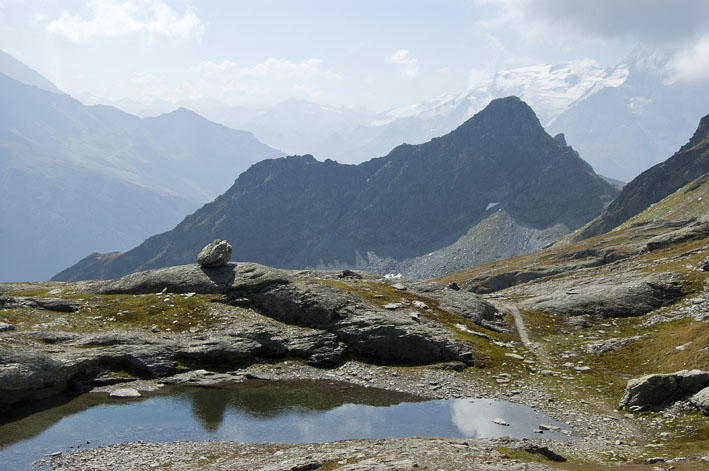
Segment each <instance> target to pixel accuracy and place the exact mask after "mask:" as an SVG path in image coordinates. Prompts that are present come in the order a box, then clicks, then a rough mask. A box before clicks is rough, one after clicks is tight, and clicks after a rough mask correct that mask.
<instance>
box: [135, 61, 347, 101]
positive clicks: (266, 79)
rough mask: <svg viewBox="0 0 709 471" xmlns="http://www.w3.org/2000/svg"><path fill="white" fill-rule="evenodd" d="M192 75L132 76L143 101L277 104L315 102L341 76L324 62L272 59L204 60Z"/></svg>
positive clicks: (144, 74) (194, 68) (194, 69)
mask: <svg viewBox="0 0 709 471" xmlns="http://www.w3.org/2000/svg"><path fill="white" fill-rule="evenodd" d="M191 71H192V72H193V76H192V77H191V79H190V80H187V81H184V82H182V83H180V84H175V83H174V82H173V83H171V81H170V78H169V77H166V76H163V75H155V74H150V73H135V74H133V79H132V80H133V83H134V84H136V86H137V87H138V89H139V94H140V98H141V100H143V101H147V102H150V101H154V100H161V101H166V102H171V103H178V102H181V101H189V100H195V101H199V100H206V101H216V102H220V103H225V104H239V103H242V102H245V101H246V102H262V103H275V102H278V101H283V100H285V99H287V98H290V97H298V98H302V99H309V100H313V99H316V98H318V97H320V96H322V94H323V87H326V86H327V85H328V84H330V83H333V82H334V81H337V80H339V79H341V78H342V77H341V76H340V75H339V74H337V73H335V72H333V71H331V70H329V69H327V68H326V67H325V66H324V65H323V62H322V60H320V59H318V58H311V59H307V60H304V61H301V62H293V61H289V60H284V59H277V58H269V59H267V60H265V61H264V62H261V63H259V64H254V65H251V66H240V65H238V64H236V63H235V62H233V61H230V60H224V61H221V62H212V61H205V62H201V63H199V64H198V65H196V66H194V67H192V68H191Z"/></svg>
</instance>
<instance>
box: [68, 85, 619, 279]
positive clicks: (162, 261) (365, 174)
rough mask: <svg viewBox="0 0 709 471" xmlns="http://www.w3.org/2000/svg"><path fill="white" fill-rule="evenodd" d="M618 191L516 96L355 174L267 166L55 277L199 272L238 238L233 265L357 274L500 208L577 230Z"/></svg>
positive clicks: (337, 168)
mask: <svg viewBox="0 0 709 471" xmlns="http://www.w3.org/2000/svg"><path fill="white" fill-rule="evenodd" d="M616 194H617V190H616V188H615V187H613V186H612V185H610V184H608V183H606V182H605V181H604V180H603V179H601V178H600V177H599V176H597V175H596V174H595V173H594V172H593V170H592V169H591V167H590V166H589V165H588V164H586V163H585V162H584V161H583V160H581V158H579V156H578V154H577V153H576V152H575V151H574V150H573V149H572V148H571V147H568V146H565V145H563V144H561V143H559V142H557V141H556V140H555V139H554V138H552V137H551V136H549V135H548V134H547V133H546V132H544V129H543V128H542V126H541V125H540V124H539V121H538V119H537V118H536V116H535V114H534V112H533V111H532V109H531V108H529V106H527V105H526V104H525V103H524V102H522V101H521V100H519V99H518V98H515V97H510V98H504V99H498V100H494V101H493V102H491V103H490V104H489V105H488V106H487V107H486V108H485V109H484V110H483V111H481V112H480V113H478V114H477V115H475V116H474V117H473V118H471V119H470V120H468V121H467V122H465V123H464V124H463V125H461V126H460V127H459V128H458V129H456V130H455V131H453V132H451V133H450V134H448V135H446V136H443V137H440V138H435V139H433V140H431V141H430V142H427V143H425V144H420V145H415V146H412V145H407V144H403V145H401V146H399V147H397V148H395V149H394V150H393V151H392V152H391V153H389V155H387V156H386V157H382V158H378V159H373V160H370V161H368V162H365V163H362V164H360V165H357V166H354V165H342V164H338V163H336V162H334V161H331V160H327V161H325V162H319V161H317V160H315V158H313V157H312V156H309V155H305V156H291V157H287V158H280V159H275V160H266V161H263V162H259V163H257V164H255V165H253V166H252V167H251V168H250V169H249V170H248V171H246V172H244V173H243V174H242V175H240V176H239V178H238V179H237V180H236V182H235V183H234V185H233V186H232V187H231V188H230V189H229V190H228V191H227V192H226V193H224V194H223V195H221V196H220V197H218V198H217V199H216V200H215V201H214V202H212V203H209V204H206V205H205V206H203V207H202V208H201V209H200V210H198V211H197V212H195V213H194V214H191V215H190V216H188V217H187V218H185V220H184V221H183V222H181V223H180V224H179V225H178V226H177V227H175V228H174V229H173V230H171V231H169V232H166V233H164V234H159V235H156V236H153V237H151V238H150V239H148V240H146V241H145V242H144V243H143V244H141V245H139V246H138V247H136V248H134V249H132V250H130V251H128V252H126V253H124V254H121V255H118V256H116V257H109V258H108V259H107V260H105V261H104V262H103V263H99V262H95V263H94V262H90V261H87V260H85V261H83V262H82V265H83V266H85V267H87V268H88V269H86V270H78V269H73V268H70V269H68V270H66V271H65V272H62V273H60V274H59V275H57V276H56V277H55V279H57V280H66V279H88V278H112V277H116V276H119V275H123V274H126V273H129V272H133V271H138V270H144V269H148V268H155V267H164V266H169V265H176V264H181V263H193V262H194V259H195V256H196V254H197V252H198V251H199V249H200V248H201V247H202V246H204V245H205V244H206V243H208V242H210V241H211V240H213V239H215V238H224V239H228V240H229V241H231V243H232V244H233V245H234V253H233V256H232V258H233V259H235V260H243V261H258V262H261V263H264V264H268V265H274V266H279V267H307V266H313V265H317V264H321V263H325V264H331V265H339V266H349V265H352V264H354V263H355V262H356V260H357V259H358V258H362V257H365V258H366V257H367V256H368V254H369V253H375V254H376V255H377V256H380V257H392V258H395V259H402V258H407V257H415V256H419V255H422V254H425V253H427V252H430V251H433V250H436V249H439V248H441V247H445V246H447V245H449V244H451V243H452V242H454V241H455V240H456V239H458V238H459V237H460V236H461V235H463V234H464V233H465V232H466V231H467V230H468V229H469V228H470V227H472V226H473V225H475V224H476V223H478V222H480V221H481V220H482V219H483V218H485V217H486V216H487V211H486V210H487V207H488V205H489V203H491V202H496V203H499V207H500V208H501V209H504V210H505V211H506V212H507V213H508V214H510V215H511V216H512V217H513V218H515V220H517V221H520V222H522V223H524V224H526V225H528V226H531V227H537V228H543V227H548V226H550V225H554V224H558V223H562V224H565V225H566V226H567V227H568V228H570V229H575V228H578V227H580V226H581V225H583V224H584V223H586V222H587V221H588V220H590V219H592V218H593V217H595V216H596V215H598V214H599V213H600V212H601V210H602V209H603V207H604V204H606V203H607V202H608V201H610V200H611V199H612V198H613V197H614V196H615V195H616Z"/></svg>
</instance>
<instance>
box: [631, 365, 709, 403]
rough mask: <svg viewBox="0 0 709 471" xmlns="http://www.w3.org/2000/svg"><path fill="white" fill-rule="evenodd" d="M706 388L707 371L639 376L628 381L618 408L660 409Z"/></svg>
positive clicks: (684, 371) (707, 384)
mask: <svg viewBox="0 0 709 471" xmlns="http://www.w3.org/2000/svg"><path fill="white" fill-rule="evenodd" d="M708 386H709V371H701V370H690V371H687V370H682V371H677V372H676V373H669V374H655V375H646V376H641V377H640V378H634V379H631V380H630V381H628V384H627V386H626V387H625V395H624V396H623V398H622V399H621V400H620V404H619V407H620V408H621V409H623V408H627V409H632V410H642V409H647V408H655V407H660V406H663V405H666V404H669V403H671V402H674V401H677V400H679V399H682V398H683V397H686V396H690V395H692V394H696V393H698V392H699V391H702V390H703V389H705V388H707V387H708Z"/></svg>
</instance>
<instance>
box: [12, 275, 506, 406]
mask: <svg viewBox="0 0 709 471" xmlns="http://www.w3.org/2000/svg"><path fill="white" fill-rule="evenodd" d="M341 275H342V272H341V271H340V272H321V271H300V272H299V271H289V270H280V269H275V268H270V267H266V266H264V265H259V264H255V263H239V264H234V263H230V264H227V265H226V266H222V267H217V268H203V267H200V266H198V265H196V264H194V265H183V266H177V267H170V268H163V269H158V270H150V271H146V272H140V273H133V274H131V275H127V276H125V277H123V278H120V279H117V280H110V281H95V282H87V283H82V284H80V285H79V287H80V288H81V290H83V291H84V292H85V293H96V294H124V295H147V296H156V295H158V296H156V298H155V299H156V301H157V302H160V303H165V302H173V301H169V299H170V298H171V297H172V298H173V299H174V298H176V297H179V298H180V299H189V298H191V297H194V296H195V295H196V294H212V295H219V296H220V297H219V298H217V299H219V300H220V301H221V302H220V303H215V304H214V307H213V308H212V307H210V308H209V312H210V314H209V316H215V315H220V314H218V313H219V312H220V311H222V312H223V314H221V315H222V316H223V323H222V324H221V327H220V328H219V329H215V330H211V331H208V334H201V333H199V334H198V333H197V332H198V331H201V330H202V329H200V328H199V327H197V328H195V330H194V332H195V334H194V335H191V334H187V333H186V332H183V333H182V334H181V335H177V334H170V335H168V334H167V331H169V330H170V329H167V326H170V325H174V324H167V325H165V324H163V326H162V327H160V328H158V327H157V326H156V325H154V321H153V320H152V319H151V318H148V319H147V320H146V322H147V323H148V324H147V327H145V328H144V329H143V330H142V331H140V332H138V333H136V332H134V331H130V332H129V331H125V332H124V331H106V332H104V333H99V334H97V333H94V334H86V333H84V334H81V333H75V332H73V331H63V330H61V329H58V330H56V331H55V330H50V331H43V332H35V333H33V334H32V335H33V337H34V338H35V339H37V340H38V341H40V342H41V343H42V344H51V345H52V346H53V351H54V353H53V354H51V355H49V354H46V353H43V352H42V351H38V350H31V349H10V348H7V349H4V350H0V403H3V402H4V403H8V402H9V403H12V402H15V401H18V400H22V399H40V398H43V397H47V396H50V395H52V394H56V393H57V392H60V391H62V390H64V389H67V388H70V387H73V388H81V387H82V385H84V384H88V385H91V384H95V382H96V381H103V380H102V379H100V378H102V376H103V375H105V374H106V372H108V371H118V370H121V371H123V370H127V371H134V372H137V374H139V375H141V376H145V377H151V378H160V377H164V376H167V375H172V374H175V373H177V372H178V371H179V369H180V365H185V364H187V365H192V366H193V367H194V366H209V365H214V364H218V365H219V367H220V368H222V369H224V368H229V367H238V366H241V365H248V364H251V363H254V362H261V361H264V360H276V359H283V358H295V359H299V360H301V361H304V362H306V363H309V364H312V365H316V366H331V365H334V364H336V363H338V362H340V361H341V360H342V359H343V358H344V357H345V356H349V357H351V356H355V357H357V358H361V359H365V360H369V361H373V362H385V363H410V364H422V363H435V362H446V361H456V362H461V364H468V365H472V364H474V363H475V362H476V347H474V346H473V344H471V343H468V342H465V341H462V340H461V339H460V338H459V337H458V336H456V334H455V333H454V332H453V329H451V328H450V326H449V325H447V324H444V323H443V322H442V321H440V320H438V319H437V318H436V316H434V315H432V314H431V313H432V312H433V310H434V309H435V310H438V311H445V312H446V313H448V314H447V315H450V316H454V317H458V320H457V322H458V323H462V322H468V321H472V322H474V323H477V324H479V325H487V323H495V322H498V321H500V319H501V317H502V315H501V314H500V313H499V312H498V311H497V309H495V308H494V307H493V306H492V305H490V304H489V303H487V302H485V301H484V300H482V299H480V298H479V297H477V296H476V295H475V294H472V293H469V292H462V291H454V290H450V289H448V288H447V287H445V286H444V285H441V284H438V283H429V282H422V281H416V280H408V279H400V280H397V283H396V286H392V285H390V284H389V283H388V280H387V279H386V278H384V277H379V276H377V275H372V274H367V273H359V274H357V275H358V276H351V275H350V276H348V277H347V280H348V281H343V280H345V278H342V277H341ZM357 287H364V288H366V290H371V289H377V290H381V291H383V292H385V293H389V294H388V295H389V296H397V295H399V293H406V296H407V299H402V301H401V302H400V303H397V306H396V308H394V309H387V308H386V306H383V305H382V304H384V303H378V302H376V301H377V299H378V298H377V297H375V296H372V297H370V298H367V297H362V296H361V295H360V294H356V293H357V292H356V288H357ZM366 290H365V292H366ZM174 293H182V294H181V295H180V296H176V295H175V294H174ZM380 296H382V295H380ZM220 306H221V307H220ZM232 306H233V307H232ZM119 314H120V313H119ZM112 315H113V316H114V317H120V316H119V315H118V314H112ZM98 317H99V318H101V316H98ZM113 320H115V319H113ZM97 322H99V321H97ZM176 322H177V320H176ZM151 324H153V326H152V328H151V327H150V325H151ZM191 332H192V331H190V333H191ZM5 335H7V334H5ZM16 335H18V336H19V335H22V333H21V332H18V333H17V334H16ZM87 347H90V348H87Z"/></svg>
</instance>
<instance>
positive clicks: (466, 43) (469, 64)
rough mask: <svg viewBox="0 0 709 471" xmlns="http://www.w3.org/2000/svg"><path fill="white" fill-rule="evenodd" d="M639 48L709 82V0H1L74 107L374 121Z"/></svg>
mask: <svg viewBox="0 0 709 471" xmlns="http://www.w3.org/2000/svg"><path fill="white" fill-rule="evenodd" d="M638 44H642V45H648V46H650V47H663V48H667V49H669V50H671V51H672V52H673V54H675V60H674V61H673V62H672V64H673V70H672V71H670V72H668V73H670V74H671V75H672V76H674V77H675V78H676V79H681V80H697V79H707V78H709V1H707V0H675V1H663V0H614V1H611V0H594V1H592V2H589V1H584V2H580V1H573V0H497V1H492V0H438V1H415V0H408V1H401V0H388V1H387V0H379V1H369V0H357V1H344V0H341V1H335V0H331V1H324V0H298V1H288V0H278V1H277V0H261V1H236V0H235V1H220V0H202V1H197V0H175V1H168V0H130V1H119V0H89V1H78V0H61V1H60V0H35V1H30V0H26V1H23V0H0V49H2V50H4V51H6V52H8V53H10V54H12V55H14V56H15V57H17V58H18V59H20V60H22V61H23V62H25V63H26V64H27V65H29V66H30V67H32V68H34V69H35V70H37V71H39V72H40V73H42V74H43V75H45V76H47V77H48V78H49V79H50V80H52V81H53V82H54V83H55V84H56V85H57V86H59V87H60V88H61V89H63V90H65V91H67V92H69V93H71V94H73V95H75V96H78V97H79V98H81V99H85V100H90V97H94V98H93V99H94V101H98V102H102V101H103V102H117V101H119V100H121V99H125V98H130V99H132V100H134V101H140V102H145V103H149V102H151V101H162V102H169V103H174V104H175V105H181V104H189V103H190V102H196V101H212V102H220V103H226V104H230V105H242V104H274V103H277V102H280V101H283V100H286V99H288V98H301V99H306V100H310V101H314V102H317V103H322V104H332V105H354V106H366V107H368V108H371V109H374V110H385V109H388V108H391V107H395V106H401V105H406V104H409V103H413V102H417V101H422V100H427V99H431V98H433V97H436V96H439V95H442V94H445V93H461V92H463V91H465V89H466V88H467V87H468V85H469V84H470V82H471V80H475V77H476V76H478V74H479V73H481V72H492V71H498V70H504V69H511V68H515V67H522V66H527V65H532V64H539V63H559V62H564V61H574V60H580V59H584V58H590V59H593V60H595V61H597V62H598V63H599V64H600V65H602V66H614V65H616V64H617V63H618V62H620V61H621V60H622V59H623V58H624V57H625V56H626V55H627V54H629V53H630V52H631V50H632V49H633V48H634V47H635V46H636V45H638Z"/></svg>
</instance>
